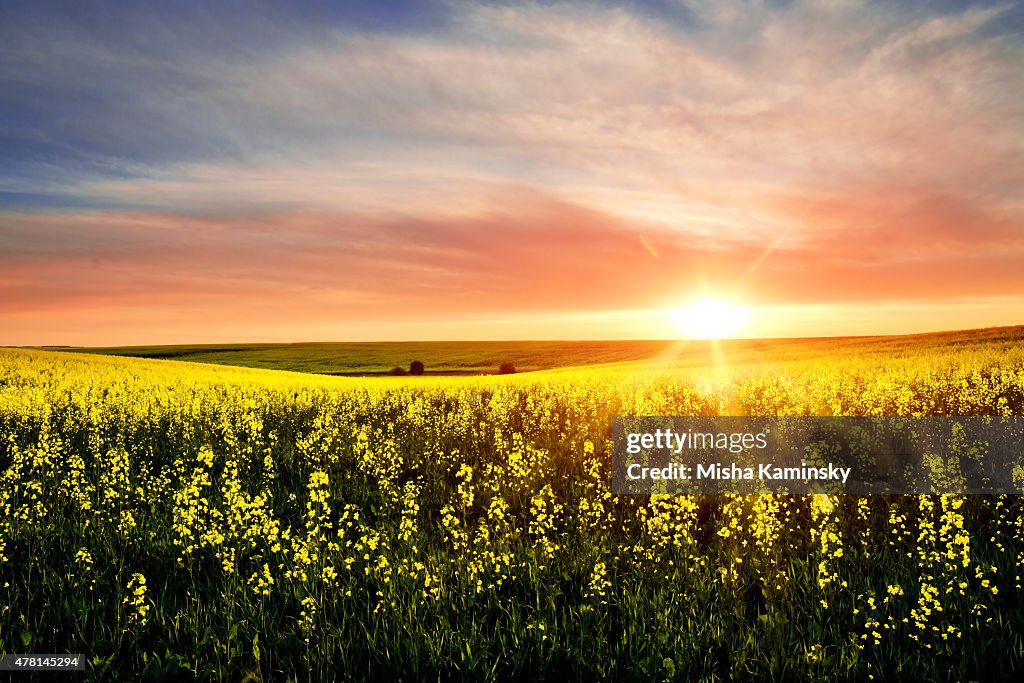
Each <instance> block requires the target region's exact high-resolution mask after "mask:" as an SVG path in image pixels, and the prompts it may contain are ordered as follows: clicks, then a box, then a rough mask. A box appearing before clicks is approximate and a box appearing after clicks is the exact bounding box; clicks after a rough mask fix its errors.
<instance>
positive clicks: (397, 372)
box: [388, 367, 405, 375]
mask: <svg viewBox="0 0 1024 683" xmlns="http://www.w3.org/2000/svg"><path fill="white" fill-rule="evenodd" d="M388 374H389V375H404V374H405V368H399V367H393V368H391V372H389V373H388Z"/></svg>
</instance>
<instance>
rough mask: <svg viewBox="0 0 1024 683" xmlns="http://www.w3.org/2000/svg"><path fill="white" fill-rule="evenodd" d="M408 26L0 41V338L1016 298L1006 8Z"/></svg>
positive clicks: (141, 27) (206, 20) (52, 29)
mask: <svg viewBox="0 0 1024 683" xmlns="http://www.w3.org/2000/svg"><path fill="white" fill-rule="evenodd" d="M415 5H416V7H417V8H418V9H417V10H416V11H415V12H413V13H411V14H410V13H409V12H398V13H396V12H393V11H391V12H388V11H381V10H380V9H379V7H378V6H376V5H374V4H373V3H368V4H365V5H363V6H351V7H350V8H349V9H348V10H347V11H342V12H339V13H332V14H327V15H323V14H315V13H307V14H305V15H304V14H302V13H295V14H282V13H281V11H280V10H278V9H273V8H270V7H264V6H261V5H256V6H255V9H252V10H250V11H247V12H241V13H240V14H238V15H237V16H243V15H244V18H243V19H241V22H242V23H241V24H239V25H238V26H237V28H231V26H232V24H231V23H230V21H227V19H229V18H230V17H229V16H227V14H225V12H226V10H224V9H223V8H221V9H205V8H204V7H205V6H203V5H181V6H179V7H176V8H175V9H176V10H177V11H172V10H160V12H159V16H154V15H153V14H151V13H149V12H147V11H142V10H131V11H128V10H123V9H120V10H115V9H113V8H107V10H108V13H109V15H110V17H109V18H110V21H109V22H107V23H105V22H101V21H98V20H94V19H91V18H89V17H88V16H87V14H86V13H80V14H75V13H71V14H70V15H68V16H70V19H69V18H68V17H62V16H61V15H58V14H56V13H53V12H49V13H48V12H46V11H44V10H38V9H25V10H23V11H18V12H15V11H13V10H10V9H8V10H6V13H7V14H8V15H9V16H7V17H4V19H5V20H4V21H0V26H5V25H6V27H7V28H0V87H3V90H4V92H5V93H6V94H5V97H4V101H3V103H2V104H0V115H2V116H0V143H2V144H3V145H4V146H5V150H9V151H7V152H6V153H5V159H4V160H3V161H0V208H2V207H3V203H6V204H7V206H8V209H7V211H5V212H3V213H0V245H2V247H3V250H2V251H0V263H2V264H3V265H4V267H5V269H6V270H5V275H4V276H3V278H2V279H0V292H2V293H4V294H5V295H6V296H5V297H4V301H5V303H3V304H0V306H2V309H0V311H6V312H7V313H8V314H14V313H17V314H18V315H28V314H29V313H31V312H32V311H51V312H52V313H53V314H54V315H57V314H58V313H59V311H69V310H72V309H76V308H80V307H83V306H91V305H99V303H98V302H105V303H104V305H110V306H117V305H122V304H123V305H128V304H127V303H125V302H130V301H136V300H142V299H145V300H147V301H151V302H158V305H160V306H171V305H172V304H171V303H169V302H170V300H174V299H175V297H164V296H163V294H165V293H166V292H170V291H173V292H176V293H177V295H176V296H177V297H178V298H177V299H176V300H177V301H179V302H180V301H181V300H182V297H184V298H188V297H195V298H196V299H197V300H198V299H202V298H204V297H206V298H210V297H215V298H216V299H217V300H218V301H224V302H236V303H237V302H239V301H243V300H247V299H248V298H251V297H261V300H263V301H268V302H269V301H275V300H294V299H295V298H305V300H310V301H312V300H315V301H318V302H319V303H320V304H321V305H330V306H331V307H332V310H335V311H338V312H344V314H345V315H348V316H350V317H359V316H363V317H364V318H366V319H369V318H371V317H373V316H376V315H378V312H379V311H380V310H381V308H382V307H388V306H390V307H391V310H395V311H405V312H408V311H415V312H416V315H422V317H423V318H424V319H427V318H430V319H434V320H442V319H445V316H446V315H448V316H454V315H459V316H466V315H469V316H471V315H500V314H502V313H503V312H504V313H508V314H513V313H515V314H523V313H528V312H530V311H535V312H538V313H539V312H541V311H549V312H550V311H563V312H571V311H594V310H602V309H606V310H609V311H610V310H623V309H626V308H629V307H630V306H634V307H639V308H642V307H647V306H658V305H662V303H661V302H663V301H664V300H666V299H670V298H671V297H678V296H682V295H683V294H684V293H685V292H686V291H687V290H688V288H690V289H692V288H693V287H694V286H695V283H709V284H710V285H711V286H718V287H743V288H745V289H746V290H747V291H748V294H747V296H749V297H751V298H754V299H758V298H759V299H763V300H765V301H766V302H768V303H776V304H783V303H791V304H814V303H829V302H832V303H834V302H839V301H845V302H862V303H863V302H884V301H891V300H906V299H914V300H930V301H936V300H940V299H944V298H945V299H948V298H950V297H961V298H962V297H970V296H991V295H1022V294H1024V280H1022V278H1021V276H1020V275H1019V274H1018V272H1020V271H1024V268H1021V267H1020V266H1021V265H1022V264H1024V244H1022V242H1021V237H1020V236H1021V235H1022V234H1024V230H1022V228H1024V201H1022V200H1024V197H1022V194H1021V188H1022V187H1024V177H1022V175H1024V144H1022V142H1021V141H1022V140H1024V130H1022V125H1024V124H1022V121H1024V90H1022V89H1021V88H1020V85H1019V73H1020V72H1021V70H1022V69H1024V42H1022V41H1021V28H1022V26H1024V19H1022V17H1024V10H1022V8H1021V6H1019V5H1017V4H999V3H996V4H990V3H978V4H967V5H965V6H958V7H949V8H946V7H943V6H941V5H933V4H930V3H922V4H919V5H914V4H911V5H901V6H895V5H884V6H879V5H875V4H873V3H862V2H792V3H781V4H776V3H730V2H725V3H722V2H709V3H702V2H681V3H673V2H660V3H641V4H635V5H622V6H620V5H611V4H608V5H600V4H599V5H593V4H588V5H587V6H583V5H578V4H575V3H536V4H534V3H528V4H521V3H515V4H506V3H484V4H476V3H460V2H456V3H445V4H437V5H423V4H420V3H415ZM235 9H236V10H237V9H238V8H235ZM392 9H393V8H392ZM228 14H230V12H229V13H228ZM231 16H236V15H234V14H232V15H231ZM186 27H187V28H188V30H183V29H185V28H186ZM5 193H6V194H5ZM5 198H6V199H5ZM645 245H646V246H645ZM755 264H756V265H755ZM44 276H45V278H46V284H45V285H44V284H43V278H44ZM147 297H148V298H147ZM155 305H156V304H155ZM211 305H212V304H211ZM226 305H229V304H226ZM284 309H287V307H284ZM291 310H295V309H294V308H292V309H291ZM284 314H287V310H285V313H284ZM310 315H312V313H310Z"/></svg>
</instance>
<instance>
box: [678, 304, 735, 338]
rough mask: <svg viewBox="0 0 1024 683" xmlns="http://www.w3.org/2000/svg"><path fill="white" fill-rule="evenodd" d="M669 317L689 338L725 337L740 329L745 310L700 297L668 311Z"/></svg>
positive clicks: (733, 334)
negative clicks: (688, 303)
mask: <svg viewBox="0 0 1024 683" xmlns="http://www.w3.org/2000/svg"><path fill="white" fill-rule="evenodd" d="M668 316H669V318H670V319H671V320H672V322H673V323H675V325H676V327H678V328H679V331H680V332H682V333H683V334H685V335H686V336H687V337H688V338H689V339H727V338H729V337H733V336H735V335H736V334H738V333H739V332H740V331H742V329H743V327H744V325H746V323H747V317H748V316H747V312H746V310H745V309H743V308H742V307H740V306H737V305H735V304H732V303H729V302H728V301H722V300H720V299H701V300H700V301H695V302H694V303H692V304H690V305H689V306H685V307H683V308H677V309H675V310H673V311H670V312H669V314H668Z"/></svg>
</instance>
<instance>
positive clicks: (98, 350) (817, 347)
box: [53, 326, 1024, 376]
mask: <svg viewBox="0 0 1024 683" xmlns="http://www.w3.org/2000/svg"><path fill="white" fill-rule="evenodd" d="M985 340H991V341H994V342H1001V343H1005V344H1008V345H1013V344H1019V343H1021V341H1022V340H1024V326H1019V327H1003V328H990V329H987V330H968V331H960V332H940V333H930V334H917V335H901V336H883V337H818V338H800V339H767V340H745V339H737V340H726V341H722V342H719V343H718V346H719V348H720V349H721V352H722V353H724V354H726V355H727V356H728V358H729V362H730V363H732V364H741V365H742V364H750V363H763V362H785V361H787V360H794V359H800V358H812V357H815V356H821V355H824V354H829V353H871V352H876V353H888V354H897V355H899V354H907V353H915V352H917V351H920V350H926V349H932V348H955V347H956V346H958V345H964V344H975V343H978V342H979V341H985ZM53 350H61V351H65V350H66V351H73V352H75V353H92V354H101V355H111V356H124V357H130V358H151V359H160V360H179V361H188V362H193V363H213V364H217V365H231V366H240V367H250V368H261V369H266V370H287V371H291V372H307V373H315V374H329V375H356V376H358V375H379V374H386V373H387V372H388V371H390V370H391V369H392V368H395V367H399V368H403V369H408V367H409V364H410V363H411V362H412V361H414V360H419V361H421V362H423V363H424V365H425V366H426V374H491V373H495V372H496V371H497V369H498V367H499V366H500V365H501V363H503V362H511V363H512V364H513V365H515V367H516V369H517V371H518V372H530V371H538V370H550V369H555V368H575V367H581V366H591V365H605V366H612V365H614V364H622V363H642V364H644V365H650V366H654V367H665V368H685V367H702V366H710V365H712V364H714V362H715V360H714V354H715V347H714V346H713V345H712V344H711V343H709V342H706V341H651V340H645V341H467V342H447V341H443V342H351V343H349V342H343V343H342V342H338V343H326V342H323V343H321V342H308V343H296V344H203V345H183V346H181V345H179V346H119V347H115V346H111V347H92V348H79V347H61V348H59V349H58V348H53Z"/></svg>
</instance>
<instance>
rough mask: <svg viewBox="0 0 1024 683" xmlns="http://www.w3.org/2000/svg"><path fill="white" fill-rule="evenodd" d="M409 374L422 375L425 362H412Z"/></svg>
mask: <svg viewBox="0 0 1024 683" xmlns="http://www.w3.org/2000/svg"><path fill="white" fill-rule="evenodd" d="M409 374H410V375H422V374H423V363H421V362H419V361H418V360H414V361H413V362H412V363H410V364H409Z"/></svg>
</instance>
